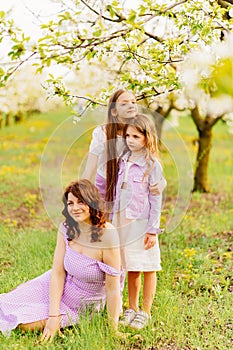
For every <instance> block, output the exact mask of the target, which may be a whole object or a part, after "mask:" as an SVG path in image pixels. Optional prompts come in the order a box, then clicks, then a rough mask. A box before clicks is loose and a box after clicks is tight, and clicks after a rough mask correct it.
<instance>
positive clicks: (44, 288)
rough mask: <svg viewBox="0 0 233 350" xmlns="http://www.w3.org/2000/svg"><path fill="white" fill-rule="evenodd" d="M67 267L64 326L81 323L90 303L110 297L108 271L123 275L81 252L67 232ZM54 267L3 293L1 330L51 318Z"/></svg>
mask: <svg viewBox="0 0 233 350" xmlns="http://www.w3.org/2000/svg"><path fill="white" fill-rule="evenodd" d="M64 239H65V242H66V252H65V258H64V268H65V271H66V280H65V285H64V291H63V294H62V298H61V304H60V312H61V314H62V315H63V316H62V319H61V328H63V327H66V326H69V325H73V324H77V323H78V320H79V316H80V314H81V313H83V312H84V311H85V310H86V309H87V307H88V306H91V307H93V308H94V309H96V310H100V309H101V308H102V307H103V306H104V304H105V300H106V291H105V274H106V273H107V274H109V275H112V276H119V275H120V271H118V270H116V269H114V268H113V267H111V266H109V265H106V264H104V263H102V262H100V261H98V260H95V259H92V258H90V257H88V256H86V255H83V254H80V253H78V252H77V251H75V250H74V249H72V248H71V247H70V246H69V245H68V240H67V236H66V233H65V232H64ZM50 275H51V270H49V271H47V272H45V273H44V274H42V275H41V276H39V277H37V278H34V279H33V280H30V281H28V282H26V283H23V284H21V285H19V286H18V287H17V288H15V289H13V290H12V291H10V292H9V293H5V294H1V295H0V331H1V332H2V333H4V334H5V335H9V334H10V331H11V330H12V329H15V328H16V327H17V326H18V325H19V324H20V323H24V324H25V323H30V322H35V321H39V320H43V319H46V318H48V315H49V282H50Z"/></svg>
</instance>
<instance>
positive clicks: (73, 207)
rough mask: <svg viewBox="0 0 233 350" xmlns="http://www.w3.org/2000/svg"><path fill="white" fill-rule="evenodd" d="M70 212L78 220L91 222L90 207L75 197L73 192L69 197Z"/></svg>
mask: <svg viewBox="0 0 233 350" xmlns="http://www.w3.org/2000/svg"><path fill="white" fill-rule="evenodd" d="M67 206H68V213H69V214H70V216H71V217H72V218H73V219H74V220H75V221H76V222H86V223H89V222H90V208H89V206H88V205H87V204H85V203H83V202H81V201H80V199H78V198H77V197H75V196H74V195H73V194H72V193H71V192H69V193H68V199H67Z"/></svg>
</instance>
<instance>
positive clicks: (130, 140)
mask: <svg viewBox="0 0 233 350" xmlns="http://www.w3.org/2000/svg"><path fill="white" fill-rule="evenodd" d="M125 137H126V143H127V146H128V147H129V149H130V151H132V152H138V151H140V150H141V149H143V148H144V146H145V144H146V138H145V136H144V135H143V134H142V133H141V132H139V131H138V130H137V129H136V128H135V127H134V126H128V128H127V130H126V135H125Z"/></svg>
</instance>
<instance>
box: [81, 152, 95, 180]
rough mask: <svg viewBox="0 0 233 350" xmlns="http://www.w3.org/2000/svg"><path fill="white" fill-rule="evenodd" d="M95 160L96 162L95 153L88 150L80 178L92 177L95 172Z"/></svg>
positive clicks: (89, 178) (88, 178)
mask: <svg viewBox="0 0 233 350" xmlns="http://www.w3.org/2000/svg"><path fill="white" fill-rule="evenodd" d="M97 162H98V156H97V155H96V154H93V153H90V152H89V154H88V157H87V163H86V167H85V170H84V172H83V174H82V179H87V180H91V179H92V177H93V176H94V175H95V173H96V168H97Z"/></svg>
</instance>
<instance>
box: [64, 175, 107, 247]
mask: <svg viewBox="0 0 233 350" xmlns="http://www.w3.org/2000/svg"><path fill="white" fill-rule="evenodd" d="M69 193H72V194H73V195H74V196H75V197H76V198H78V199H79V200H80V201H81V202H83V203H84V204H86V205H88V207H89V209H90V220H91V224H92V225H91V242H98V241H100V237H101V236H102V234H103V228H104V227H105V223H106V220H105V217H104V212H103V201H102V198H101V195H100V193H99V191H98V189H97V188H96V187H95V186H94V185H93V184H92V183H91V182H90V181H89V180H86V179H82V180H79V181H74V182H71V184H70V185H69V186H67V187H66V189H65V191H64V194H63V204H64V209H63V211H62V214H63V215H64V216H65V222H64V225H65V227H66V228H67V236H68V239H70V240H72V239H74V238H77V237H79V235H80V229H79V224H78V222H76V221H75V220H74V219H73V218H72V217H71V216H70V214H69V212H68V205H67V200H68V194H69Z"/></svg>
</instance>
